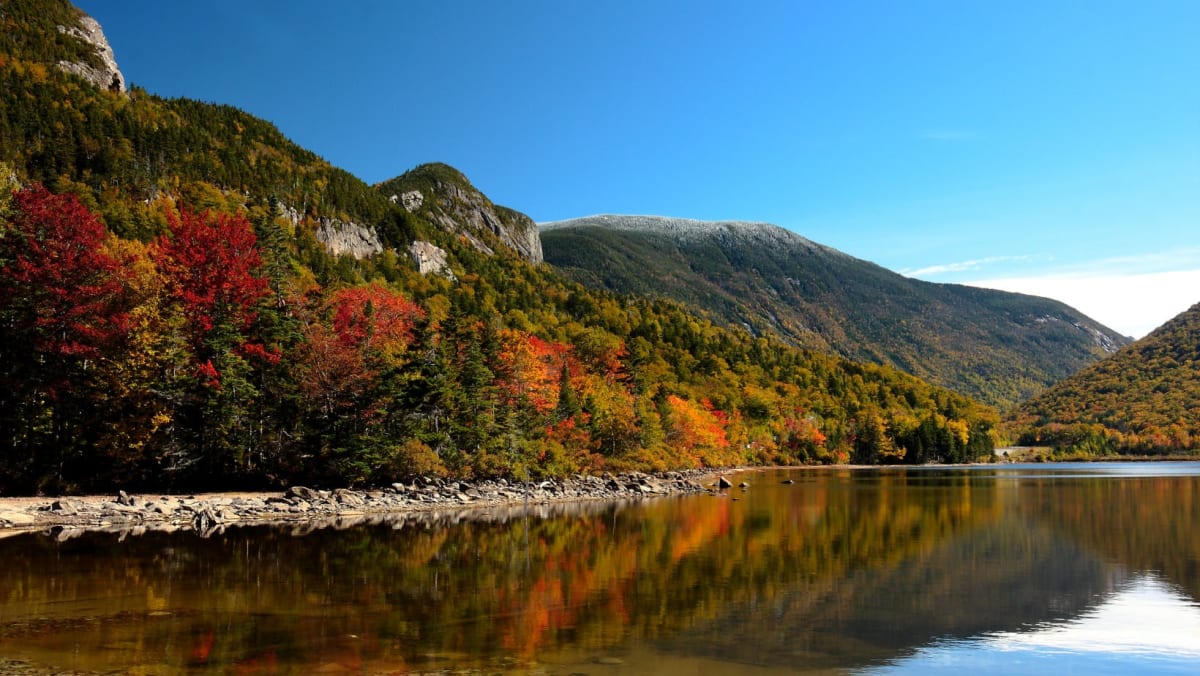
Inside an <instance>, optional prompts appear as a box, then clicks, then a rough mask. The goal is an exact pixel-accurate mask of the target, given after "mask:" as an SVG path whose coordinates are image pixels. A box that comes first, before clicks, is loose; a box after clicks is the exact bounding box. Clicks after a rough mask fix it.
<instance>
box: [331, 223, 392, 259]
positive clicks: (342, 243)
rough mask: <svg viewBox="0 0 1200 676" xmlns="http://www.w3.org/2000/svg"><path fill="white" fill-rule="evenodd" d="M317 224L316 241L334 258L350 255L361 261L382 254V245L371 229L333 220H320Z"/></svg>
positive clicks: (377, 235) (373, 229) (376, 234)
mask: <svg viewBox="0 0 1200 676" xmlns="http://www.w3.org/2000/svg"><path fill="white" fill-rule="evenodd" d="M318 222H319V225H318V226H317V241H318V242H320V243H322V244H324V245H325V248H326V249H329V252H330V253H332V254H333V255H334V256H341V255H342V254H350V255H351V256H354V257H355V258H357V259H363V258H370V257H371V256H374V255H375V254H377V253H381V252H383V243H382V242H380V241H379V234H378V233H376V232H375V228H373V227H370V226H365V225H359V224H358V223H354V222H353V221H351V222H345V221H339V220H337V219H334V218H321V219H319V221H318Z"/></svg>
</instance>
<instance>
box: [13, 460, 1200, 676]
mask: <svg viewBox="0 0 1200 676" xmlns="http://www.w3.org/2000/svg"><path fill="white" fill-rule="evenodd" d="M1037 471H1039V472H1043V474H1044V473H1045V468H1044V467H1041V468H1039V469H1038V470H1037ZM744 476H745V477H746V479H747V480H748V481H749V482H750V483H751V484H752V485H751V486H750V488H749V489H748V490H740V489H736V488H735V489H732V490H731V491H729V492H728V493H727V494H726V495H725V496H723V497H713V496H688V497H676V498H664V499H659V500H652V501H648V502H642V503H628V504H616V505H614V504H603V503H582V504H576V505H556V506H551V507H544V506H543V507H536V509H537V510H538V511H537V512H535V513H532V514H528V513H526V512H523V511H522V510H521V508H515V509H513V510H510V511H493V512H491V513H488V514H477V515H474V517H473V518H467V517H464V516H463V515H462V514H460V513H455V514H447V515H442V516H429V517H425V516H422V517H420V518H411V519H383V518H371V519H365V520H364V521H363V522H361V523H354V524H349V523H342V524H341V528H333V527H329V528H316V529H313V528H310V527H295V526H288V527H245V528H231V529H228V530H226V531H225V532H223V533H216V534H213V535H212V536H211V537H208V538H201V537H197V536H195V535H193V534H180V533H177V534H167V533H151V532H148V533H144V534H141V535H139V536H136V537H124V538H122V537H121V536H120V535H118V534H111V533H87V534H82V535H78V536H77V537H71V538H69V539H65V540H60V539H58V538H56V537H55V536H54V534H40V535H24V536H18V537H12V538H8V539H5V540H2V541H0V559H2V560H4V561H5V562H6V571H5V574H4V576H3V577H2V578H0V653H2V654H3V655H5V656H7V657H11V658H17V659H21V660H26V661H28V662H30V663H34V664H44V665H53V666H54V667H56V668H60V669H75V670H81V671H107V670H114V669H117V670H141V671H146V672H152V673H180V672H187V671H189V670H193V669H200V668H203V669H215V670H218V671H239V672H243V673H256V672H257V673H271V672H272V671H278V672H289V671H290V672H300V671H316V670H323V671H328V672H338V671H342V672H345V671H353V672H357V673H363V672H365V673H374V672H382V671H399V672H404V671H414V670H415V671H420V670H424V671H436V670H441V669H451V668H477V669H486V670H488V671H507V670H522V669H528V668H532V667H533V666H535V665H536V666H537V668H538V669H540V670H542V671H545V672H546V673H571V672H572V671H594V670H595V669H599V668H616V666H618V665H625V666H626V667H629V668H631V669H634V670H637V669H641V670H642V671H643V672H645V671H646V670H649V669H650V667H649V666H647V664H648V663H644V662H639V660H641V659H645V658H646V656H647V655H654V656H656V659H658V658H665V659H668V662H666V663H658V662H656V663H655V664H656V665H657V666H655V667H654V669H653V670H655V671H670V670H671V669H676V670H685V669H684V668H683V667H682V666H680V665H686V667H687V669H690V670H691V672H690V673H694V672H695V669H696V668H699V667H697V666H696V665H697V664H700V665H704V668H705V669H709V668H716V667H720V666H721V665H725V667H726V668H727V669H730V670H731V672H733V671H737V670H738V669H741V668H761V669H764V670H788V671H791V670H797V671H803V670H808V669H828V668H855V667H862V666H870V665H877V664H881V663H885V662H888V661H892V660H895V659H898V658H903V657H904V656H906V655H910V654H912V653H913V652H914V651H916V650H918V649H920V648H921V647H922V646H927V645H930V644H933V643H936V642H938V641H944V640H947V639H958V638H967V637H972V636H979V635H982V634H988V633H995V632H1022V631H1025V630H1026V629H1028V628H1030V627H1035V626H1044V625H1045V624H1046V623H1053V622H1059V621H1064V620H1069V619H1071V618H1073V617H1078V616H1080V615H1083V614H1085V613H1087V612H1089V611H1090V610H1091V609H1093V608H1095V607H1096V606H1097V605H1098V604H1101V603H1102V602H1103V601H1104V600H1105V599H1106V598H1109V597H1111V596H1112V594H1114V592H1115V591H1116V590H1117V589H1119V588H1120V587H1121V586H1122V585H1123V584H1125V583H1126V582H1127V581H1128V580H1129V579H1130V577H1131V576H1134V575H1137V574H1141V573H1143V572H1152V573H1154V574H1155V575H1157V576H1158V577H1159V578H1161V579H1163V580H1164V581H1165V582H1166V583H1167V584H1170V585H1172V586H1173V587H1174V588H1177V589H1179V590H1182V592H1183V593H1185V594H1188V595H1190V597H1191V599H1192V600H1193V601H1194V600H1195V599H1196V598H1198V596H1200V594H1198V592H1200V583H1198V578H1200V572H1198V570H1197V561H1200V550H1198V549H1197V548H1198V545H1197V544H1196V539H1195V538H1194V537H1192V534H1194V533H1195V532H1198V530H1197V529H1198V528H1200V500H1198V483H1197V482H1198V481H1200V479H1198V478H1197V476H1196V474H1195V472H1193V474H1191V475H1187V474H1184V475H1176V476H1120V477H1114V476H1110V475H1103V474H1101V475H1089V476H1078V475H1069V476H1063V475H1058V474H1055V473H1054V472H1051V473H1050V474H1044V475H1041V476H1038V477H1028V478H1023V477H1020V476H1016V477H1013V476H1011V475H998V474H988V473H987V472H984V471H979V470H940V471H928V470H925V471H912V470H909V471H903V470H888V471H879V472H861V471H849V470H832V471H829V470H825V471H819V472H818V471H802V470H797V471H791V472H788V473H785V472H782V471H777V472H756V473H749V474H747V475H744ZM785 478H787V479H791V480H793V481H794V482H795V483H794V484H783V483H782V481H783V480H784V479H785ZM122 539H123V541H122ZM670 660H674V661H673V662H672V661H670ZM639 664H641V666H640V667H639ZM664 664H665V666H663V665H664ZM581 665H583V666H581ZM589 665H590V666H589ZM671 665H675V666H671ZM738 665H740V666H738ZM584 667H587V668H584ZM597 673H598V672H597Z"/></svg>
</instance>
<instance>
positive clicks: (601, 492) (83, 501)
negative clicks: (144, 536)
mask: <svg viewBox="0 0 1200 676" xmlns="http://www.w3.org/2000/svg"><path fill="white" fill-rule="evenodd" d="M747 469H750V468H736V469H735V468H730V469H725V470H715V469H704V470H684V471H675V472H661V473H656V474H645V473H641V472H626V473H621V474H605V475H601V476H588V475H574V476H572V477H569V478H565V479H547V480H544V481H538V482H529V483H525V482H511V483H510V482H508V481H505V480H503V479H488V480H483V481H472V482H467V481H458V480H450V479H441V478H419V479H416V480H414V481H412V482H409V483H401V482H397V483H394V484H392V485H391V486H389V487H387V488H370V489H361V490H356V489H347V488H337V489H328V490H322V489H314V488H308V487H305V486H292V487H290V488H288V489H287V490H284V491H254V492H214V493H192V494H186V495H169V494H164V493H144V494H132V495H131V494H128V493H126V492H125V491H119V492H118V493H117V494H116V495H87V496H68V497H0V538H5V537H11V536H14V535H20V534H23V533H31V532H48V533H49V534H51V535H54V536H55V537H57V538H58V539H60V540H66V539H69V538H71V537H75V536H78V535H82V534H83V533H88V532H112V533H119V534H141V533H145V532H150V531H157V532H176V531H193V532H196V533H198V534H199V535H200V536H201V537H207V536H210V535H214V534H219V533H221V532H224V531H225V530H226V529H227V528H229V527H234V526H269V525H294V526H298V527H301V528H303V529H316V528H324V527H336V528H348V527H350V526H353V525H358V524H361V523H370V522H382V521H406V520H409V519H412V520H422V521H425V522H428V521H431V520H446V519H464V518H482V519H487V518H496V517H500V518H508V517H509V516H511V513H512V512H520V513H525V512H526V511H527V508H533V507H537V508H546V507H554V506H569V505H573V504H583V503H619V502H628V501H632V500H640V499H646V498H656V497H668V496H676V495H689V494H697V493H716V492H717V489H716V486H715V483H714V482H716V481H718V480H719V478H720V477H722V476H723V475H726V474H734V473H736V472H741V471H744V470H747Z"/></svg>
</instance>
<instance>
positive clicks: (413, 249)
mask: <svg viewBox="0 0 1200 676" xmlns="http://www.w3.org/2000/svg"><path fill="white" fill-rule="evenodd" d="M408 255H409V256H411V257H412V260H413V263H414V264H415V265H416V266H417V272H420V273H421V274H422V275H442V276H444V277H447V278H449V279H451V280H453V279H455V277H454V272H452V271H451V270H450V265H449V263H447V261H446V251H445V250H444V249H442V248H440V247H437V246H434V245H433V244H431V243H429V242H424V241H421V240H417V241H415V242H413V243H412V244H411V245H409V247H408Z"/></svg>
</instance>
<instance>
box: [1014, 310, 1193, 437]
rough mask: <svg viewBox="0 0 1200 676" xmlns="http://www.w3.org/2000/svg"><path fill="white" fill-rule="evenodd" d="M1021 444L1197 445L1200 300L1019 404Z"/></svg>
mask: <svg viewBox="0 0 1200 676" xmlns="http://www.w3.org/2000/svg"><path fill="white" fill-rule="evenodd" d="M1013 422H1014V423H1015V424H1016V425H1018V426H1019V429H1020V430H1021V431H1022V432H1023V434H1022V437H1023V438H1022V439H1021V442H1022V443H1024V444H1031V445H1049V446H1055V447H1058V448H1064V449H1073V450H1077V451H1081V452H1084V453H1088V454H1096V453H1100V454H1103V453H1111V452H1138V453H1178V452H1184V451H1188V450H1191V449H1194V448H1196V447H1197V445H1198V444H1200V304H1197V305H1193V306H1192V307H1191V309H1189V310H1187V311H1185V312H1183V313H1181V314H1179V315H1178V316H1176V317H1175V318H1174V319H1172V320H1171V321H1169V322H1167V323H1166V324H1163V325H1162V326H1161V327H1159V328H1158V329H1156V330H1155V331H1153V332H1152V333H1151V334H1150V335H1148V336H1146V337H1145V338H1142V339H1141V340H1139V341H1137V342H1136V343H1134V344H1132V345H1130V346H1128V347H1126V348H1125V349H1123V350H1121V351H1120V352H1118V353H1117V354H1115V355H1113V356H1112V357H1109V358H1108V359H1105V360H1103V361H1101V362H1098V363H1096V364H1093V365H1091V366H1089V367H1087V368H1085V369H1083V370H1082V371H1080V372H1078V373H1076V374H1074V375H1072V376H1071V377H1069V378H1067V379H1065V380H1063V381H1062V382H1060V383H1057V384H1055V385H1054V386H1053V387H1051V388H1050V389H1048V390H1047V391H1045V392H1043V393H1042V394H1040V395H1039V396H1037V397H1035V398H1033V399H1031V400H1029V401H1027V402H1025V403H1023V404H1021V406H1020V407H1019V409H1018V410H1017V412H1016V414H1015V415H1014V416H1013Z"/></svg>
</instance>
